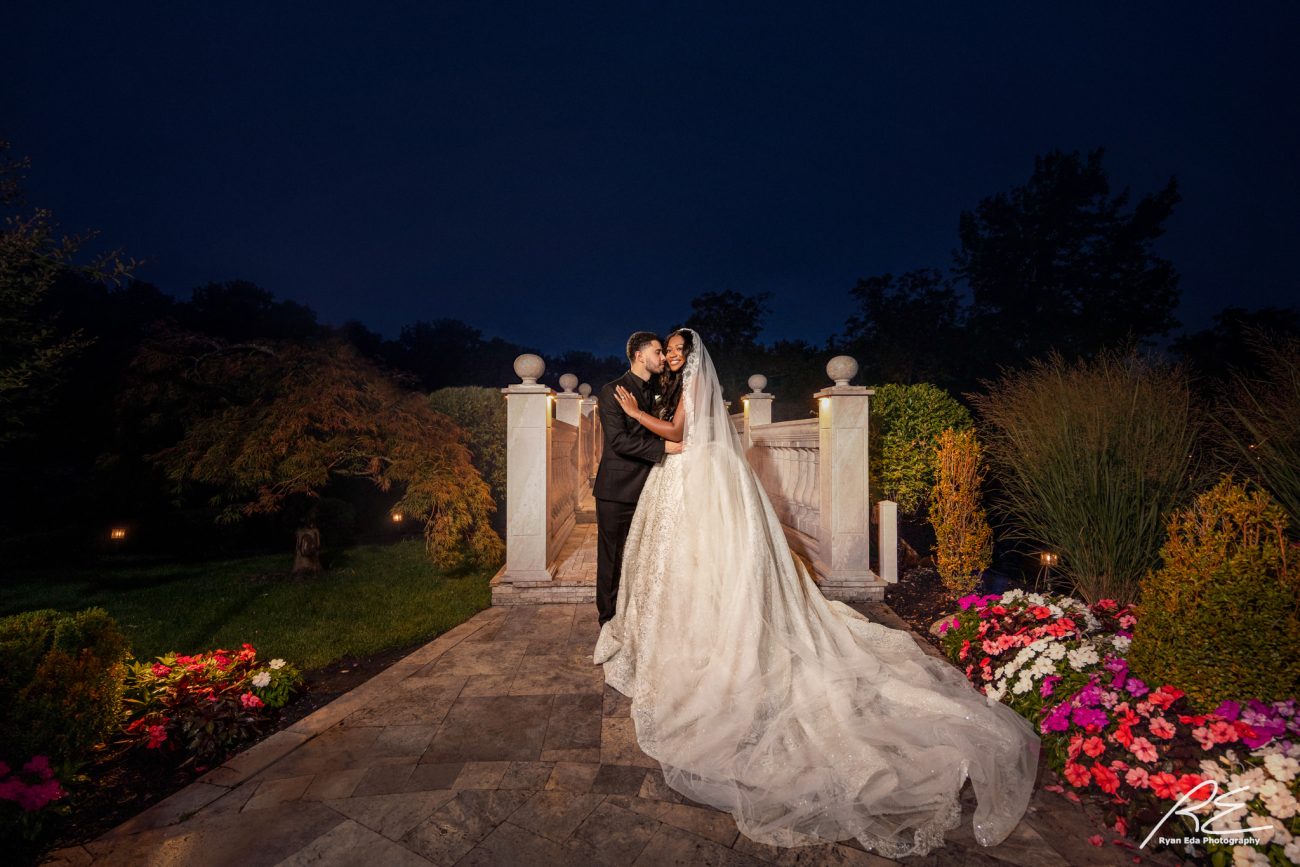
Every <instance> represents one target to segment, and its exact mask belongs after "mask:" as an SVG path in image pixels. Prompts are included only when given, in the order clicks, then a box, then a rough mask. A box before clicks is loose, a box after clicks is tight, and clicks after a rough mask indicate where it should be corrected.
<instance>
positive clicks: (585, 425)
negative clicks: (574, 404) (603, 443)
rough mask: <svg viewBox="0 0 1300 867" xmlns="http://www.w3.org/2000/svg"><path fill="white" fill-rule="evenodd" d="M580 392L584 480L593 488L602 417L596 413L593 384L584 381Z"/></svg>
mask: <svg viewBox="0 0 1300 867" xmlns="http://www.w3.org/2000/svg"><path fill="white" fill-rule="evenodd" d="M578 394H579V395H581V396H582V402H581V403H580V404H578V412H579V414H581V416H582V442H583V448H584V449H585V450H586V451H585V452H584V454H583V461H584V463H583V466H584V467H585V468H586V470H587V477H586V479H584V480H583V481H585V482H586V484H587V490H591V485H592V483H593V482H594V481H595V480H596V468H597V467H598V466H599V464H600V447H599V439H600V424H599V421H600V418H599V416H597V415H596V398H594V397H592V396H591V386H590V385H588V384H587V383H585V382H584V383H583V384H582V385H580V386H578Z"/></svg>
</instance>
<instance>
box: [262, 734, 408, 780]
mask: <svg viewBox="0 0 1300 867" xmlns="http://www.w3.org/2000/svg"><path fill="white" fill-rule="evenodd" d="M382 731H383V730H382V729H378V728H370V727H364V728H355V729H354V728H348V727H343V726H336V727H335V728H332V729H330V730H329V731H327V732H325V733H323V734H321V735H318V736H316V737H314V738H312V739H311V740H310V741H307V742H306V743H304V744H303V745H302V746H300V747H299V748H298V749H296V750H294V751H293V752H291V753H289V754H288V755H286V756H284V758H282V759H280V760H279V761H277V762H275V763H274V764H272V765H270V766H269V767H267V768H264V769H263V770H261V771H259V772H258V773H257V774H256V775H255V776H254V777H253V779H255V780H275V779H285V778H288V777H301V776H304V775H307V774H317V773H320V772H323V771H340V770H348V769H351V768H364V767H368V766H369V765H371V764H373V763H374V761H375V755H374V753H373V752H372V749H373V747H374V744H375V741H376V740H378V738H379V735H380V734H381V733H382Z"/></svg>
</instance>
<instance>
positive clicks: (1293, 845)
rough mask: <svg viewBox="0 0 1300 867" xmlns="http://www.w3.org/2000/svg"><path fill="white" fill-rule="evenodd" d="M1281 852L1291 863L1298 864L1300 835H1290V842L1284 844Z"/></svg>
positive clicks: (1299, 862) (1299, 859)
mask: <svg viewBox="0 0 1300 867" xmlns="http://www.w3.org/2000/svg"><path fill="white" fill-rule="evenodd" d="M1282 854H1283V855H1285V856H1286V859H1287V860H1288V861H1290V862H1291V863H1292V864H1300V837H1292V838H1291V842H1290V843H1287V844H1286V847H1285V848H1284V849H1283V850H1282Z"/></svg>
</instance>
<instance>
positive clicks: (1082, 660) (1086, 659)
mask: <svg viewBox="0 0 1300 867" xmlns="http://www.w3.org/2000/svg"><path fill="white" fill-rule="evenodd" d="M1065 656H1066V658H1067V659H1068V660H1069V662H1070V667H1071V668H1073V669H1074V670H1075V671H1083V670H1084V669H1085V668H1087V667H1088V666H1089V665H1096V664H1097V663H1098V662H1100V661H1101V660H1100V658H1099V657H1098V656H1097V649H1096V648H1095V647H1093V646H1092V645H1091V644H1083V645H1080V646H1079V647H1076V648H1075V649H1074V650H1071V651H1069V652H1068V653H1066V654H1065Z"/></svg>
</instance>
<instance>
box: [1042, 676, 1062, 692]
mask: <svg viewBox="0 0 1300 867" xmlns="http://www.w3.org/2000/svg"><path fill="white" fill-rule="evenodd" d="M1060 679H1061V676H1060V675H1059V674H1049V675H1048V676H1047V677H1045V678H1043V684H1042V686H1040V687H1038V694H1039V695H1041V696H1042V697H1043V698H1047V697H1048V696H1049V695H1051V694H1052V684H1054V683H1056V682H1057V681H1058V680H1060Z"/></svg>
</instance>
